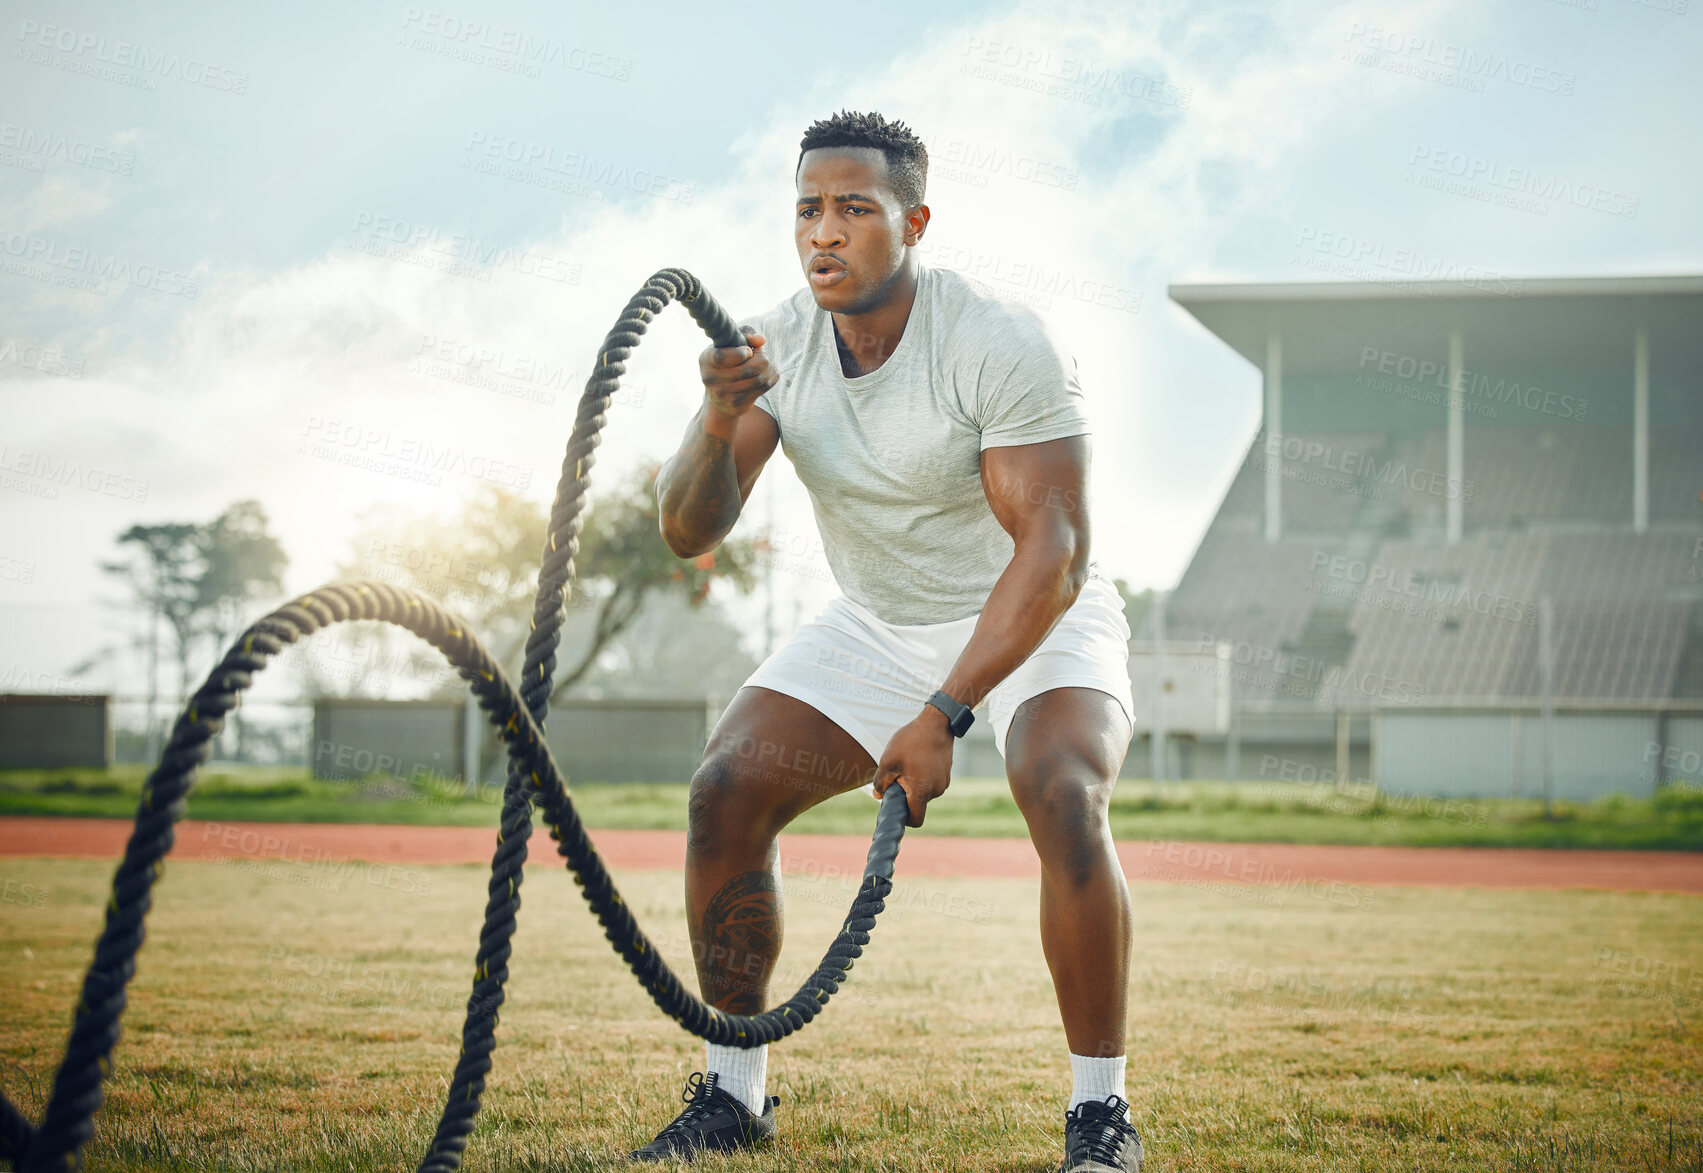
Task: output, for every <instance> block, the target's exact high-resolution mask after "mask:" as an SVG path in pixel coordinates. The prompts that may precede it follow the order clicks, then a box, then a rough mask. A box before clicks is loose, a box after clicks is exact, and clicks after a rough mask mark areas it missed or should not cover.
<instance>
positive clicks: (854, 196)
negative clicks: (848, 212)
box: [798, 191, 880, 208]
mask: <svg viewBox="0 0 1703 1173" xmlns="http://www.w3.org/2000/svg"><path fill="white" fill-rule="evenodd" d="M853 200H856V201H858V202H860V203H865V204H874V203H879V202H880V201H879V200H877V199H876V198H875V197H874V196H866V195H860V194H859V193H857V192H855V191H854V192H850V193H848V194H846V195H837V196H835V197H834V202H835V203H836V204H849V203H851V202H852V201H853ZM821 202H822V197H821V196H800V197H798V206H799V207H801V208H802V207H804V205H806V204H819V203H821Z"/></svg>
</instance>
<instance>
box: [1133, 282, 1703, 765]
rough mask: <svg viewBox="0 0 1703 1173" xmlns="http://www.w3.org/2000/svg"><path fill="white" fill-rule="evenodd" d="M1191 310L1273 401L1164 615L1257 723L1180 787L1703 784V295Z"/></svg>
mask: <svg viewBox="0 0 1703 1173" xmlns="http://www.w3.org/2000/svg"><path fill="white" fill-rule="evenodd" d="M1170 295H1171V297H1172V299H1173V300H1175V301H1176V302H1177V303H1178V304H1179V305H1181V306H1182V307H1183V308H1184V309H1186V310H1187V311H1188V312H1189V313H1190V314H1192V315H1193V316H1194V317H1195V318H1196V319H1198V320H1199V321H1200V322H1201V324H1202V325H1204V326H1205V327H1206V328H1207V329H1209V330H1211V331H1212V332H1213V333H1214V334H1215V335H1217V336H1218V337H1219V338H1220V339H1222V340H1223V341H1224V342H1225V343H1226V344H1228V345H1229V346H1230V347H1232V348H1233V349H1234V350H1235V351H1236V352H1237V353H1239V354H1241V355H1242V356H1243V357H1244V358H1246V359H1247V360H1248V361H1249V362H1250V363H1252V364H1253V365H1254V366H1255V367H1256V368H1258V370H1259V371H1260V372H1261V375H1262V378H1263V387H1264V410H1263V412H1262V420H1261V426H1260V428H1259V431H1258V432H1257V434H1256V435H1255V436H1254V438H1253V441H1252V442H1251V443H1250V444H1249V446H1248V449H1247V452H1246V454H1245V455H1244V456H1243V458H1242V462H1241V465H1240V467H1239V468H1238V469H1237V471H1236V474H1235V477H1234V478H1233V480H1232V481H1231V484H1230V487H1229V489H1228V491H1227V492H1226V494H1225V496H1224V499H1223V501H1222V502H1221V503H1220V505H1219V507H1218V510H1217V513H1216V515H1215V516H1214V517H1213V519H1212V522H1211V524H1210V525H1209V526H1208V527H1207V530H1206V533H1205V535H1204V536H1203V537H1202V539H1201V542H1200V545H1199V548H1198V549H1197V550H1196V551H1195V553H1194V556H1193V558H1192V559H1191V561H1190V562H1189V565H1188V569H1187V571H1186V572H1185V573H1184V574H1183V576H1182V579H1181V580H1180V582H1179V583H1178V585H1177V587H1176V589H1175V591H1174V592H1172V593H1171V596H1170V598H1169V599H1168V600H1167V605H1166V607H1165V609H1164V612H1163V619H1162V623H1163V638H1164V640H1165V641H1166V643H1165V645H1164V646H1165V647H1167V648H1168V649H1169V648H1176V647H1179V646H1181V647H1182V648H1185V649H1190V650H1193V651H1195V652H1197V653H1206V654H1205V655H1197V656H1196V658H1195V660H1194V663H1193V667H1194V668H1195V669H1197V670H1199V669H1200V668H1201V666H1202V665H1205V670H1207V671H1210V672H1211V673H1213V674H1215V675H1216V676H1217V677H1219V678H1220V679H1221V680H1222V682H1223V683H1224V684H1225V685H1226V686H1227V688H1228V691H1229V693H1230V695H1231V697H1232V705H1231V706H1230V707H1231V708H1232V709H1233V712H1234V714H1235V715H1234V717H1233V718H1232V719H1231V721H1230V723H1229V725H1230V727H1229V728H1226V729H1224V730H1222V731H1206V732H1202V733H1198V734H1196V735H1194V736H1192V737H1189V736H1185V737H1184V738H1182V739H1181V741H1180V744H1179V745H1177V746H1175V747H1173V755H1172V757H1171V759H1170V760H1171V762H1172V766H1171V770H1172V772H1173V773H1174V774H1181V775H1182V776H1196V777H1213V776H1217V777H1224V776H1238V777H1241V778H1270V779H1272V780H1274V781H1275V780H1279V779H1297V778H1299V779H1303V780H1304V779H1308V778H1330V777H1338V778H1340V777H1343V776H1344V775H1346V776H1347V777H1351V778H1366V777H1371V778H1372V779H1374V780H1375V781H1377V782H1378V783H1379V785H1380V786H1382V787H1383V788H1384V789H1386V790H1390V791H1394V792H1398V793H1430V794H1453V795H1482V796H1490V795H1508V794H1527V795H1531V794H1537V793H1539V792H1540V791H1541V789H1542V787H1543V783H1544V780H1545V777H1546V776H1547V777H1548V778H1549V780H1550V783H1551V786H1552V788H1553V793H1554V795H1555V796H1556V797H1568V796H1571V797H1586V796H1594V795H1596V794H1599V793H1603V792H1606V791H1625V792H1630V793H1646V794H1647V793H1649V792H1650V790H1651V789H1652V787H1653V786H1654V785H1655V784H1657V783H1658V782H1661V781H1691V782H1694V783H1696V782H1703V277H1633V278H1592V279H1553V280H1513V279H1498V280H1496V281H1494V282H1472V281H1467V282H1453V281H1450V282H1409V283H1400V284H1397V283H1385V282H1348V283H1328V284H1283V285H1177V286H1172V287H1171V289H1170ZM1152 634H1153V631H1152V623H1151V622H1149V623H1148V624H1146V625H1145V626H1144V628H1143V630H1142V631H1140V632H1138V633H1137V641H1136V644H1135V647H1136V649H1139V648H1140V647H1142V646H1143V641H1148V642H1147V644H1146V646H1151V644H1150V641H1151V639H1152ZM1132 674H1134V675H1137V676H1139V672H1134V671H1133V670H1132ZM1546 682H1547V684H1548V688H1547V689H1546V687H1545V685H1546ZM1546 694H1547V698H1548V699H1549V700H1550V705H1551V709H1552V714H1553V715H1552V716H1550V717H1547V718H1546V716H1545V700H1546ZM1131 756H1132V758H1133V757H1134V756H1135V753H1134V751H1132V754H1131ZM1546 763H1547V764H1546Z"/></svg>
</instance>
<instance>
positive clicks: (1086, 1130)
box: [1058, 1096, 1141, 1173]
mask: <svg viewBox="0 0 1703 1173" xmlns="http://www.w3.org/2000/svg"><path fill="white" fill-rule="evenodd" d="M1128 1110H1129V1104H1128V1102H1127V1101H1125V1100H1124V1099H1123V1098H1122V1097H1120V1096H1107V1097H1106V1099H1105V1102H1103V1103H1101V1102H1096V1101H1093V1100H1090V1101H1089V1102H1088V1103H1086V1104H1082V1105H1080V1106H1078V1107H1076V1108H1073V1109H1071V1110H1070V1111H1068V1112H1066V1113H1065V1114H1064V1164H1062V1165H1060V1166H1059V1167H1058V1173H1140V1170H1141V1134H1140V1133H1138V1132H1136V1130H1135V1125H1133V1124H1131V1123H1130V1122H1129V1121H1128V1120H1125V1119H1124V1113H1125V1112H1126V1111H1128Z"/></svg>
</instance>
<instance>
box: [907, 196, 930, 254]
mask: <svg viewBox="0 0 1703 1173" xmlns="http://www.w3.org/2000/svg"><path fill="white" fill-rule="evenodd" d="M928 217H929V211H928V205H927V204H918V205H917V206H916V207H914V208H912V209H911V210H910V214H909V215H907V216H906V217H905V243H906V244H915V243H916V242H917V241H919V240H921V239H922V234H923V233H924V232H926V231H928Z"/></svg>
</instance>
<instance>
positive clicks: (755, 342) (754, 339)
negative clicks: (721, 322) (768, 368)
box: [739, 326, 768, 347]
mask: <svg viewBox="0 0 1703 1173" xmlns="http://www.w3.org/2000/svg"><path fill="white" fill-rule="evenodd" d="M739 330H740V332H741V333H742V334H744V335H745V338H746V340H747V341H748V342H749V343H750V344H751V345H752V346H753V347H757V346H761V345H763V343H765V342H767V341H768V339H767V338H764V337H763V336H762V335H761V334H759V333H757V331H755V330H753V329H752V328H751V327H750V326H741V327H739Z"/></svg>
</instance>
